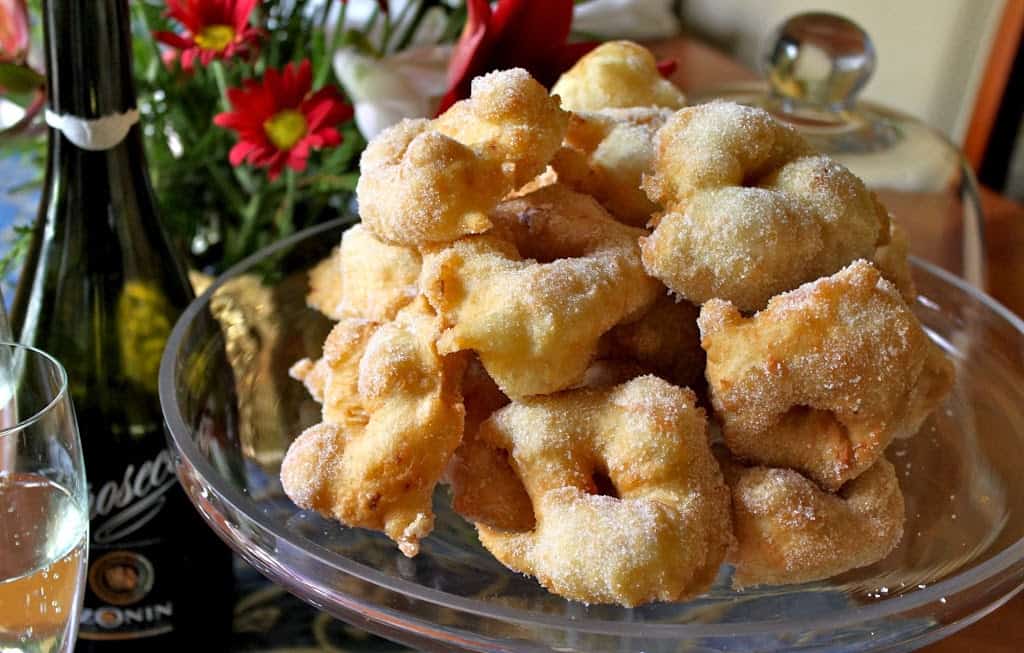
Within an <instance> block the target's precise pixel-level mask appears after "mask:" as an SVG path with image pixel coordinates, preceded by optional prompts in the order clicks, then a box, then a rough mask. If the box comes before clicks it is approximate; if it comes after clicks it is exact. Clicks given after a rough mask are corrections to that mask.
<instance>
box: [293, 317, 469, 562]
mask: <svg viewBox="0 0 1024 653" xmlns="http://www.w3.org/2000/svg"><path fill="white" fill-rule="evenodd" d="M340 324H342V323H339V326H340ZM368 330H369V331H371V334H370V335H369V337H368V338H366V339H365V345H364V346H359V345H363V342H364V341H363V340H360V341H358V342H356V343H351V342H350V343H349V344H355V345H356V346H355V347H354V349H355V350H356V351H358V350H360V349H361V350H362V352H361V353H362V355H361V356H360V357H359V364H358V378H357V386H358V388H357V390H358V393H357V396H358V399H359V401H360V402H361V404H362V410H363V411H364V412H365V414H366V415H367V419H368V421H367V422H366V424H365V425H364V426H360V425H359V424H357V423H348V424H342V423H337V422H332V421H329V420H327V419H326V412H327V402H326V401H325V406H324V408H325V421H324V422H323V423H321V424H318V425H316V426H313V427H311V428H310V429H308V430H307V431H305V432H304V433H303V434H302V435H300V436H299V437H298V438H297V439H296V440H295V442H293V443H292V445H291V447H289V449H288V453H287V455H286V456H285V459H284V462H283V463H282V465H281V482H282V485H283V487H284V490H285V492H286V493H287V494H288V496H289V497H290V498H291V499H292V501H294V502H295V504H296V505H298V506H300V507H302V508H306V509H312V510H316V511H317V512H320V513H323V514H324V515H327V516H330V517H333V518H335V519H337V520H339V521H341V522H343V523H345V524H348V525H350V526H360V527H363V528H372V529H376V530H381V531H384V533H386V534H387V536H388V537H390V538H391V539H392V540H394V541H395V542H397V543H398V547H399V548H400V549H401V551H402V552H403V553H404V554H406V555H407V556H414V555H416V553H417V552H418V551H419V542H420V540H421V539H422V538H423V537H426V535H427V534H429V533H430V531H431V529H432V528H433V524H434V514H433V511H432V509H431V497H432V495H433V491H434V486H435V485H436V484H437V482H438V480H439V479H440V477H441V475H442V473H443V471H444V469H445V467H446V466H447V464H448V460H449V458H450V457H451V455H452V452H453V451H454V450H455V448H456V446H457V445H458V443H459V441H460V439H461V438H462V429H463V417H464V408H463V405H462V398H461V395H460V393H459V385H460V383H459V381H460V379H461V377H462V372H463V367H464V365H465V360H464V359H463V358H462V357H459V356H456V357H441V356H439V355H438V353H437V351H436V349H435V348H434V340H435V339H436V337H437V324H436V317H435V316H434V315H433V314H432V313H431V312H430V310H429V307H427V306H426V304H425V303H424V302H422V300H421V301H417V302H415V303H413V304H411V305H410V306H408V307H407V308H405V309H403V310H402V311H401V312H400V313H399V314H398V315H397V316H396V319H395V321H394V322H389V323H387V324H382V325H375V324H374V325H372V326H370V327H368ZM332 335H333V333H332ZM339 340H340V338H339ZM333 344H336V345H339V346H340V345H341V344H342V343H341V342H340V341H339V342H335V343H333ZM338 354H339V352H337V351H333V350H329V348H328V347H327V346H326V345H325V351H324V357H325V358H326V359H327V360H328V361H329V362H334V359H335V358H336V357H337V356H338ZM345 356H346V357H347V360H346V365H347V364H348V360H351V359H352V358H354V357H355V356H354V355H353V354H352V353H347V354H345ZM344 373H345V374H346V382H348V380H349V377H348V376H347V375H348V373H349V370H348V369H347V368H346V369H345V370H344ZM330 383H331V381H330V380H329V381H328V386H330ZM329 393H330V390H329V389H325V395H329ZM325 399H327V397H326V396H325Z"/></svg>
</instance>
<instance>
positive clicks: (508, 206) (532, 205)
mask: <svg viewBox="0 0 1024 653" xmlns="http://www.w3.org/2000/svg"><path fill="white" fill-rule="evenodd" d="M491 218H492V220H493V221H494V223H495V228H494V232H493V233H491V234H487V235H484V236H473V237H467V238H463V239H460V240H458V241H456V242H454V243H452V244H451V245H450V246H447V247H441V248H436V249H432V250H430V251H429V252H427V253H426V254H425V256H424V261H423V274H422V276H421V277H420V287H421V290H422V292H423V293H424V295H425V296H426V297H427V298H428V299H429V300H430V303H431V305H432V306H433V307H434V309H435V310H436V311H437V312H438V314H439V315H440V316H441V317H442V320H443V324H444V326H445V331H444V333H443V334H442V335H441V338H440V340H439V341H438V350H439V351H441V352H442V353H450V352H455V351H460V350H465V349H471V350H473V351H475V352H476V353H477V355H478V356H479V357H480V361H481V362H482V363H483V365H484V367H485V368H486V369H487V372H488V374H490V375H491V377H492V378H493V379H494V380H495V381H496V382H497V384H498V387H500V388H501V390H502V392H504V393H505V394H506V395H508V396H509V397H513V398H516V397H523V396H527V395H535V394H546V393H551V392H555V391H558V390H562V389H565V388H568V387H570V386H572V385H573V384H574V383H576V382H578V381H579V380H580V379H581V378H582V376H583V373H584V372H585V371H586V369H587V367H588V366H589V365H590V362H591V361H592V360H593V358H594V355H595V353H596V351H597V344H598V341H599V340H600V338H601V336H602V335H603V334H604V333H605V332H606V331H608V330H609V329H611V328H612V327H613V326H615V325H616V324H618V323H619V322H623V321H629V320H630V319H634V318H636V317H638V316H639V315H640V314H642V312H643V311H644V310H645V309H647V307H649V306H650V305H651V304H652V303H653V302H654V300H655V298H656V297H657V294H658V291H659V288H660V284H658V283H657V282H656V281H654V280H653V279H651V278H650V277H648V276H647V274H646V273H645V272H644V270H643V266H642V265H641V263H640V257H639V251H638V247H637V237H638V236H639V235H640V234H641V233H642V232H640V231H639V230H637V229H633V228H632V227H628V226H626V225H623V224H620V223H619V222H616V221H615V220H614V219H613V218H612V217H611V216H609V215H608V213H607V212H606V211H605V210H604V209H602V208H601V206H600V205H599V204H598V203H597V202H596V201H594V200H593V199H592V198H590V197H587V196H585V195H580V194H578V193H574V192H573V191H571V190H569V189H567V188H565V187H564V186H562V185H560V184H554V185H551V186H546V187H544V188H541V189H540V190H537V191H534V192H533V193H530V194H529V195H526V196H524V197H520V198H516V199H512V200H508V201H506V202H503V203H502V204H501V205H500V206H499V207H497V208H496V209H495V210H494V212H493V213H492V216H491Z"/></svg>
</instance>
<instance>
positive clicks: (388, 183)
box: [356, 68, 568, 246]
mask: <svg viewBox="0 0 1024 653" xmlns="http://www.w3.org/2000/svg"><path fill="white" fill-rule="evenodd" d="M567 122H568V115H567V114H566V113H565V112H564V111H562V110H561V109H559V107H558V100H557V98H551V97H549V96H548V95H547V92H546V91H545V90H544V87H543V86H541V85H540V84H539V83H537V82H536V81H535V80H534V79H533V78H531V77H530V75H529V74H528V73H527V72H526V71H525V70H522V69H519V68H516V69H513V70H505V71H498V72H494V73H491V74H488V75H484V76H483V77H478V78H476V79H475V80H473V84H472V95H471V96H470V98H469V99H467V100H463V101H461V102H458V103H456V104H455V105H453V106H452V107H451V108H450V109H449V110H448V111H447V112H446V113H445V114H444V115H442V116H440V117H439V118H437V119H436V120H433V121H430V120H406V121H403V122H401V123H399V124H397V125H395V126H394V127H391V128H389V129H386V130H384V131H383V132H381V133H380V134H379V135H378V136H377V137H376V138H374V139H373V140H372V141H371V142H370V143H369V144H368V145H367V147H366V150H365V151H364V152H363V156H362V160H361V162H360V170H361V174H360V176H359V184H358V186H357V188H356V193H357V195H358V198H359V212H360V215H361V216H362V219H363V222H364V223H365V224H366V225H367V227H368V228H369V229H370V230H371V231H372V232H373V233H374V235H376V236H377V237H378V238H380V239H381V240H384V241H386V242H390V243H394V244H399V245H407V246H413V245H424V244H428V243H438V242H448V241H451V240H455V239H456V238H459V237H460V236H464V235H467V234H476V233H482V232H484V231H486V230H487V229H488V228H489V227H490V221H489V220H488V218H487V213H488V212H489V211H490V210H491V209H492V208H493V207H494V205H495V204H497V203H498V202H499V201H500V200H501V198H503V197H505V196H506V195H507V194H508V193H509V192H510V191H512V190H513V189H515V188H518V187H520V186H522V185H523V184H525V183H527V182H528V181H529V180H530V179H532V178H533V177H536V176H537V175H538V174H540V173H541V172H543V171H544V168H545V167H546V166H547V164H548V161H550V159H551V157H553V156H554V154H555V151H556V150H557V149H558V147H559V145H560V143H561V141H562V137H563V135H564V133H565V128H566V124H567Z"/></svg>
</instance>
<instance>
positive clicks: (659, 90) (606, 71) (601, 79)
mask: <svg viewBox="0 0 1024 653" xmlns="http://www.w3.org/2000/svg"><path fill="white" fill-rule="evenodd" d="M551 93H552V94H553V95H558V96H559V97H561V98H562V107H563V108H565V109H568V110H570V111H598V110H601V109H610V108H616V107H668V108H669V109H679V108H680V107H682V106H684V105H685V104H686V97H685V96H684V95H683V93H682V91H680V90H679V89H678V88H677V87H676V86H675V85H674V84H673V83H672V82H670V81H668V80H667V79H665V78H664V77H662V76H661V73H660V72H658V67H657V62H656V61H655V59H654V55H653V54H651V52H650V51H649V50H648V49H647V48H645V47H643V46H641V45H638V44H636V43H633V42H631V41H610V42H608V43H602V44H601V45H599V46H597V47H596V48H594V49H593V50H591V51H590V52H589V53H587V54H586V55H585V56H583V57H582V58H581V59H580V60H579V61H577V62H576V65H575V66H573V67H572V68H570V69H569V70H568V71H567V72H566V73H565V74H563V75H562V76H561V77H560V78H559V79H558V81H557V82H555V85H554V86H553V87H552V89H551Z"/></svg>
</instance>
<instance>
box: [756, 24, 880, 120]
mask: <svg viewBox="0 0 1024 653" xmlns="http://www.w3.org/2000/svg"><path fill="white" fill-rule="evenodd" d="M762 65H763V67H764V72H765V77H767V78H768V83H769V85H770V86H771V91H772V93H773V94H774V95H776V96H777V97H779V98H780V99H781V100H783V101H785V102H792V103H796V104H799V105H804V106H807V107H809V108H815V109H819V110H825V111H839V110H843V109H847V108H849V107H850V106H852V104H853V102H854V100H855V98H856V96H857V93H859V92H860V90H861V89H862V88H864V85H865V84H867V82H868V79H870V77H871V73H873V72H874V70H875V47H874V45H873V44H872V43H871V38H870V37H868V35H867V33H866V32H865V31H864V30H863V29H861V28H860V26H859V25H857V24H856V23H854V22H853V21H851V20H849V19H846V18H843V17H842V16H837V15H835V14H829V13H820V12H812V13H804V14H798V15H796V16H793V17H791V18H789V19H787V20H786V22H784V23H783V24H782V25H781V26H780V27H779V28H778V30H777V31H776V32H775V38H774V39H773V40H772V41H770V45H769V47H768V48H767V50H766V51H765V53H764V56H763V57H762Z"/></svg>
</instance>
